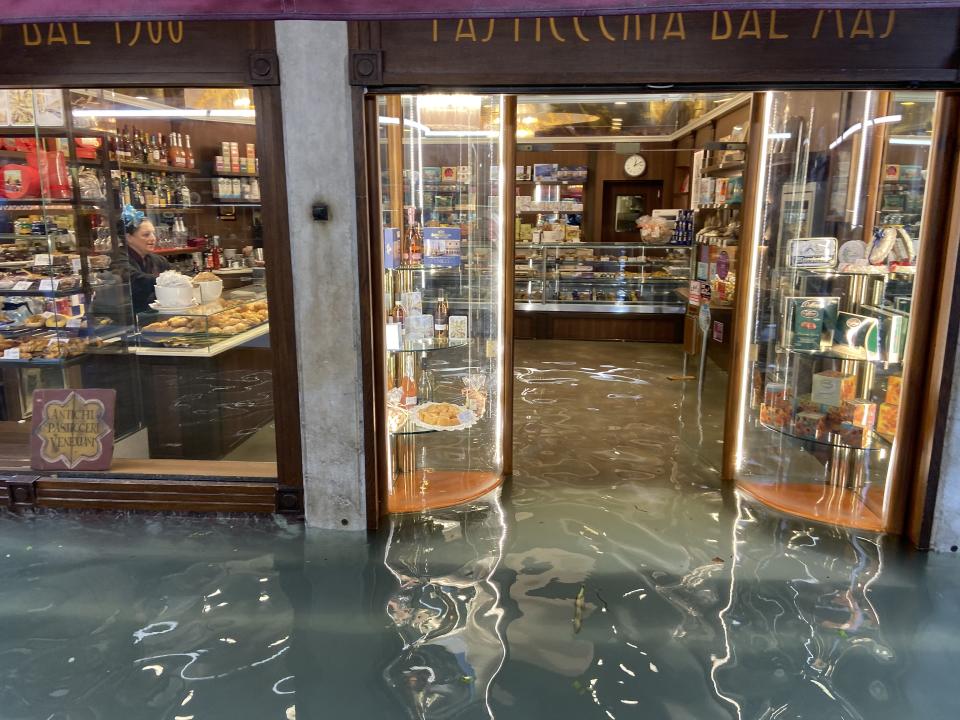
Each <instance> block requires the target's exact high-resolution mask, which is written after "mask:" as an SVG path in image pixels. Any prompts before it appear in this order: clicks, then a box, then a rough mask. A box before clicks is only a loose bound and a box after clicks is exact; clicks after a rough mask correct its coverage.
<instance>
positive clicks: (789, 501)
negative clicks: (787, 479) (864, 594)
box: [737, 482, 884, 532]
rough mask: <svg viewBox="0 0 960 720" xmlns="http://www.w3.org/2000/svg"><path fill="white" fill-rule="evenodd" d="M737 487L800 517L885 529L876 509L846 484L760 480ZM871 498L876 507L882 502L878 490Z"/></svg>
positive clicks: (765, 503)
mask: <svg viewBox="0 0 960 720" xmlns="http://www.w3.org/2000/svg"><path fill="white" fill-rule="evenodd" d="M737 488H739V489H740V490H744V491H746V493H747V494H748V495H749V496H751V497H753V498H754V499H756V500H759V501H760V502H761V503H763V504H764V505H766V506H768V507H771V508H773V509H774V510H779V511H780V512H784V513H787V514H788V515H796V516H797V517H802V518H806V519H807V520H815V521H817V522H822V523H827V524H829V525H840V526H841V527H848V528H856V529H858V530H870V531H873V532H883V530H884V527H883V521H882V520H881V519H880V517H879V516H878V515H877V514H876V513H875V512H873V511H872V510H871V509H870V508H869V507H867V503H866V502H864V499H863V497H862V496H861V495H860V494H858V493H855V492H853V491H852V490H848V489H847V488H844V487H837V486H834V485H826V484H824V483H760V482H738V483H737ZM868 495H870V496H872V497H869V498H868V499H869V500H870V501H871V504H873V505H874V506H875V507H879V504H878V503H880V502H881V501H882V498H881V497H880V493H879V492H870V491H868Z"/></svg>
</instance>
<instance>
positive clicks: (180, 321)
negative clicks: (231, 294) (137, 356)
mask: <svg viewBox="0 0 960 720" xmlns="http://www.w3.org/2000/svg"><path fill="white" fill-rule="evenodd" d="M268 318H269V313H268V311H267V301H266V300H257V301H255V302H251V303H245V304H240V305H234V306H227V307H225V309H224V310H222V311H220V312H217V313H213V314H211V315H173V316H171V317H168V318H166V319H164V320H161V321H158V322H154V323H150V324H149V325H146V326H144V327H143V330H144V331H145V332H154V333H182V334H187V333H209V334H210V335H237V334H239V333H242V332H246V331H247V330H249V329H251V328H253V327H256V326H257V325H262V324H263V323H265V322H267V319H268Z"/></svg>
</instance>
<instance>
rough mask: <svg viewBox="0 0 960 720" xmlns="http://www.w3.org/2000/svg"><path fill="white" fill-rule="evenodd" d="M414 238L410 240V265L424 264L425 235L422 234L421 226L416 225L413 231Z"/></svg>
mask: <svg viewBox="0 0 960 720" xmlns="http://www.w3.org/2000/svg"><path fill="white" fill-rule="evenodd" d="M411 232H412V233H413V237H412V238H411V240H410V264H411V265H422V264H423V234H422V233H421V232H420V226H419V225H414V226H413V228H412V229H411Z"/></svg>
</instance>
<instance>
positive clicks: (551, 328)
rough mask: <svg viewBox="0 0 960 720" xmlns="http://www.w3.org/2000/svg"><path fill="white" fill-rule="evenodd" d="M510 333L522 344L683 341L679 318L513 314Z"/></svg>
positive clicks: (578, 314)
mask: <svg viewBox="0 0 960 720" xmlns="http://www.w3.org/2000/svg"><path fill="white" fill-rule="evenodd" d="M513 329H514V332H513V336H514V337H515V338H518V339H523V340H627V341H632V342H656V343H679V342H681V341H682V340H683V315H682V314H658V315H641V314H637V315H615V314H603V313H592V312H590V313H587V312H582V313H577V312H527V311H516V312H514V314H513Z"/></svg>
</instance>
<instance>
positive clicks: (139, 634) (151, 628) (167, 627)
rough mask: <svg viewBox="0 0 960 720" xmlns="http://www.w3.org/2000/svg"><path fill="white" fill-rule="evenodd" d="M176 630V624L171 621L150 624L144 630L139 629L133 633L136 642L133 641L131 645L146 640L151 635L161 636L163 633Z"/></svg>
mask: <svg viewBox="0 0 960 720" xmlns="http://www.w3.org/2000/svg"><path fill="white" fill-rule="evenodd" d="M176 629H177V623H175V622H174V621H172V620H164V621H163V622H156V623H150V624H149V625H147V626H146V627H144V628H140V629H139V630H137V631H136V632H134V633H133V636H134V637H135V638H136V640H134V641H133V644H134V645H136V644H137V643H139V642H140V641H141V640H143V639H144V638H148V637H150V636H152V635H163V634H164V633H168V632H171V631H173V630H176Z"/></svg>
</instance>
